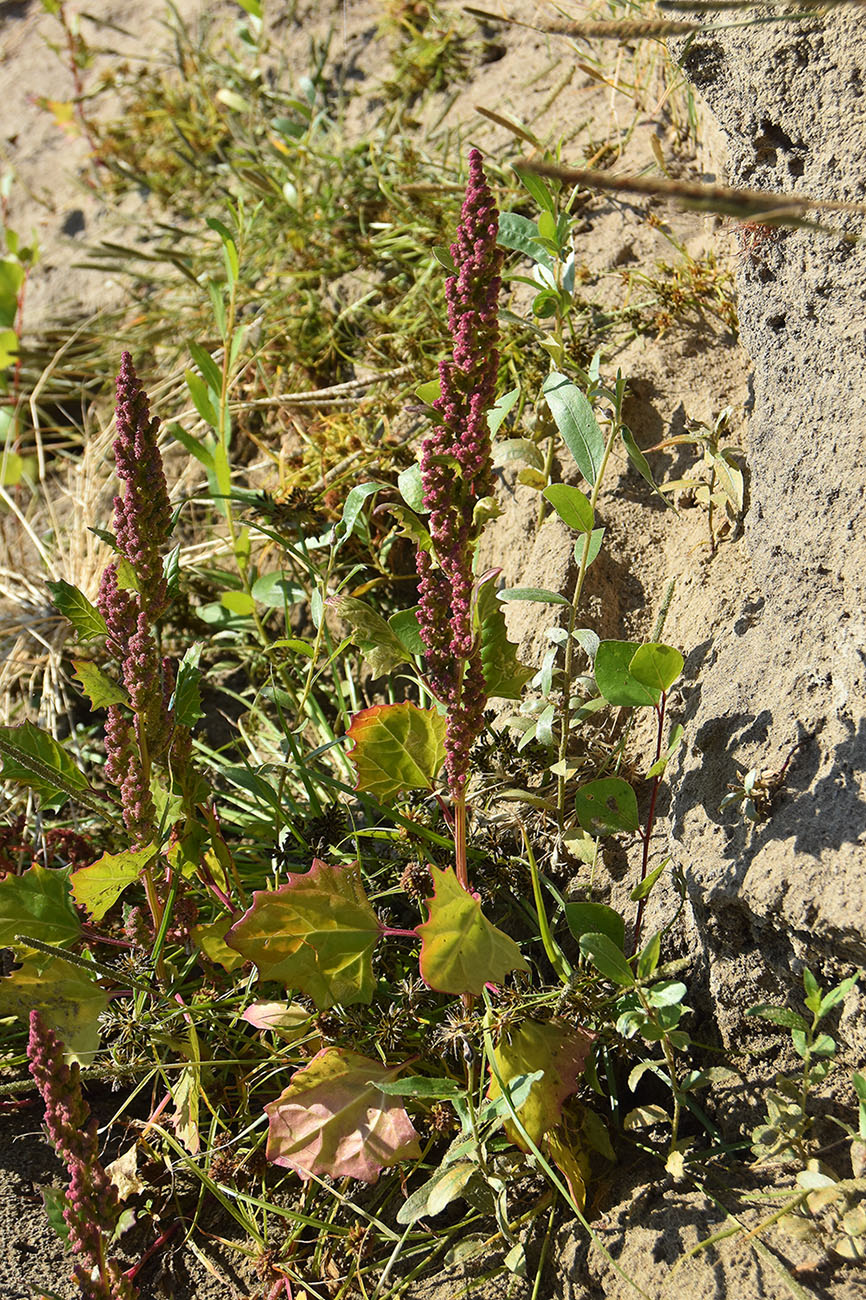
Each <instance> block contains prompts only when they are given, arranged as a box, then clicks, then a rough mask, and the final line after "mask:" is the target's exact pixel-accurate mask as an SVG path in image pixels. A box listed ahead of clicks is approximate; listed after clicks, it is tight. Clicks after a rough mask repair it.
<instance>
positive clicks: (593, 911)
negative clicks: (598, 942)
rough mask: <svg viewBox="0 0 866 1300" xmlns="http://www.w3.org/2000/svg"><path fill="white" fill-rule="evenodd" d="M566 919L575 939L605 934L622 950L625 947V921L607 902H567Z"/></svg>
mask: <svg viewBox="0 0 866 1300" xmlns="http://www.w3.org/2000/svg"><path fill="white" fill-rule="evenodd" d="M565 919H566V921H567V923H568V928H569V930H570V931H571V933H572V934H573V935H574V937H575V939H581V938H583V936H584V935H585V934H603V935H605V936H606V937H607V938H608V939H610V941H611V943H615V944H616V946H617V948H619V950H620V952H622V950H623V949H624V947H625V921H624V920H623V918H622V917H621V916H620V914H619V912H616V911H614V909H613V908H612V907H608V906H607V905H606V904H605V903H566V904H565Z"/></svg>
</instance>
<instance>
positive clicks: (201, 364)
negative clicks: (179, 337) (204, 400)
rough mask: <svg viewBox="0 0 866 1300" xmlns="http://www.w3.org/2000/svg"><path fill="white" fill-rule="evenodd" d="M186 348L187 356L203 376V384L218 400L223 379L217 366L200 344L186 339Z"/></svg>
mask: <svg viewBox="0 0 866 1300" xmlns="http://www.w3.org/2000/svg"><path fill="white" fill-rule="evenodd" d="M186 347H187V351H188V352H189V355H190V356H191V357H192V359H193V361H194V362H195V364H196V365H197V366H198V368H199V370H200V371H201V373H202V375H203V376H204V380H205V383H206V384H207V385H208V387H209V388H210V390H211V393H212V394H213V395H214V396H215V397H216V398H217V399H219V395H220V393H221V391H222V386H223V377H222V372H221V371H220V368H219V366H218V365H217V363H216V362H215V361H214V359H213V357H212V356H211V354H210V353H209V352H208V351H207V349H206V348H203V347H202V346H201V344H200V343H196V342H195V341H194V340H193V339H187V344H186Z"/></svg>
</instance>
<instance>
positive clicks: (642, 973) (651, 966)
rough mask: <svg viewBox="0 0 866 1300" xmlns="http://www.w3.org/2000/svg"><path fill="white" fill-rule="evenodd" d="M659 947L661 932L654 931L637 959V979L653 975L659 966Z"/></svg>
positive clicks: (645, 978)
mask: <svg viewBox="0 0 866 1300" xmlns="http://www.w3.org/2000/svg"><path fill="white" fill-rule="evenodd" d="M661 946H662V936H661V931H656V933H655V934H654V935H653V936H652V938H651V939H650V940H649V941H648V943H646V944H645V946H644V947H643V948H642V949H641V952H640V956H639V957H638V959H637V976H638V979H641V980H648V979H649V978H650V976H651V975H653V974H655V969H656V967H657V966H658V964H659V956H660V954H661ZM682 988H683V992H685V985H683V986H682ZM653 1005H655V1003H653Z"/></svg>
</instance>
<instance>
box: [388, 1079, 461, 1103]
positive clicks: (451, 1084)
mask: <svg viewBox="0 0 866 1300" xmlns="http://www.w3.org/2000/svg"><path fill="white" fill-rule="evenodd" d="M380 1087H381V1089H382V1091H383V1092H384V1093H387V1095H388V1096H389V1097H426V1098H427V1099H428V1100H431V1101H432V1100H439V1101H447V1100H449V1099H450V1098H453V1097H463V1096H464V1095H465V1093H466V1086H465V1084H462V1083H458V1082H457V1080H456V1079H441V1078H440V1079H431V1078H430V1077H429V1076H428V1075H426V1074H407V1075H406V1077H405V1078H403V1079H395V1080H394V1082H393V1083H383V1084H380Z"/></svg>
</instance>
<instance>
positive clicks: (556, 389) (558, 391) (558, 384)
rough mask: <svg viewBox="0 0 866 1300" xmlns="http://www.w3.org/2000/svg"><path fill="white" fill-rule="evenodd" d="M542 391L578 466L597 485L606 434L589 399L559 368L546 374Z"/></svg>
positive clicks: (588, 480) (586, 477) (590, 481)
mask: <svg viewBox="0 0 866 1300" xmlns="http://www.w3.org/2000/svg"><path fill="white" fill-rule="evenodd" d="M541 391H542V392H543V393H544V396H545V399H546V401H547V405H548V406H549V407H550V413H551V415H552V416H553V420H554V423H555V424H556V427H557V429H558V430H559V432H560V434H561V435H562V440H563V442H564V443H565V445H566V447H567V448H568V450H569V451H570V452H571V454H572V456H573V457H574V459H575V461H576V463H577V467H578V469H579V470H580V472H581V474H582V475H583V477H584V478H585V479H586V480H587V482H588V483H591V484H592V485H593V486H595V481H596V479H597V478H598V473H599V470H600V469H601V462H602V457H603V456H604V436H603V435H602V432H601V429H600V428H599V427H598V424H597V423H596V419H595V416H594V415H593V413H592V407H591V406H590V404H589V402H588V400H587V398H586V397H585V395H584V394H583V393H582V392H581V391H580V389H579V388H578V387H577V386H576V385H575V384H573V383H571V381H570V380H569V379H566V377H565V375H560V374H558V373H557V372H556V371H554V372H553V374H550V375H548V376H547V378H546V379H545V381H544V385H543V387H542V390H541Z"/></svg>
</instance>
